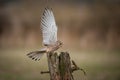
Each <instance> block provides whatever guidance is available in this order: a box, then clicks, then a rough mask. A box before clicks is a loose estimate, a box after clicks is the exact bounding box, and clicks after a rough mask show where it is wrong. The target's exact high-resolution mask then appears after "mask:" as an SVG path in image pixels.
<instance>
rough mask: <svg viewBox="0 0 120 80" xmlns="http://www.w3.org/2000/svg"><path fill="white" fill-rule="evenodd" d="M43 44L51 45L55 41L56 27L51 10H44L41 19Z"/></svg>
mask: <svg viewBox="0 0 120 80" xmlns="http://www.w3.org/2000/svg"><path fill="white" fill-rule="evenodd" d="M41 30H42V34H43V44H44V45H51V44H54V43H55V42H56V41H57V26H56V23H55V18H54V14H53V12H52V9H49V8H45V10H44V12H43V15H42V17H41Z"/></svg>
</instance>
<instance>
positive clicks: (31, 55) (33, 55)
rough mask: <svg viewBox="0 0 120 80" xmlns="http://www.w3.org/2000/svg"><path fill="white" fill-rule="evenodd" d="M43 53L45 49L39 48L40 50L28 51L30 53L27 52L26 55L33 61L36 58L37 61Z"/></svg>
mask: <svg viewBox="0 0 120 80" xmlns="http://www.w3.org/2000/svg"><path fill="white" fill-rule="evenodd" d="M44 53H46V49H41V50H40V51H33V52H30V53H28V54H27V56H28V57H29V58H31V59H32V60H35V61H37V60H38V61H39V60H40V59H41V57H42V56H43V54H44Z"/></svg>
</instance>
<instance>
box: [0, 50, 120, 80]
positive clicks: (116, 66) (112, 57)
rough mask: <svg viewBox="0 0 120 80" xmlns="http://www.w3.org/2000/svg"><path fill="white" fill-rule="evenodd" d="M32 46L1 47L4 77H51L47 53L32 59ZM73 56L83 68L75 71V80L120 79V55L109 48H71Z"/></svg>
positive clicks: (45, 79) (28, 79) (16, 79)
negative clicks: (29, 53) (28, 55)
mask: <svg viewBox="0 0 120 80" xmlns="http://www.w3.org/2000/svg"><path fill="white" fill-rule="evenodd" d="M32 50H36V49H30V48H9V49H0V80H49V74H43V75H41V74H40V71H45V70H48V68H47V59H46V55H44V56H43V57H42V59H41V60H40V61H32V60H31V59H29V58H28V57H27V56H26V54H27V53H28V52H30V51H32ZM69 53H70V56H71V59H72V60H74V61H75V62H76V64H77V65H78V66H79V67H81V68H83V69H84V70H85V71H86V73H87V75H86V76H84V75H83V73H82V72H81V71H76V72H74V73H73V75H74V78H75V80H120V54H119V52H109V51H108V52H107V51H80V50H75V51H70V52H69Z"/></svg>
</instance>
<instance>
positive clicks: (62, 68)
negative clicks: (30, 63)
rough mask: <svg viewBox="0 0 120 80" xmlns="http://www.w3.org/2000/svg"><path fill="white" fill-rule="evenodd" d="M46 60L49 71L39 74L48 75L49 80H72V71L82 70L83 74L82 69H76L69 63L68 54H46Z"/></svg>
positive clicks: (75, 66) (73, 63) (74, 65)
mask: <svg viewBox="0 0 120 80" xmlns="http://www.w3.org/2000/svg"><path fill="white" fill-rule="evenodd" d="M47 59H48V67H49V71H44V72H41V74H43V73H50V80H74V78H73V75H72V73H73V72H74V71H76V70H82V71H83V72H84V70H83V69H80V68H79V67H77V65H76V64H75V62H74V61H71V59H70V56H69V53H68V52H61V53H60V55H58V54H57V53H48V54H47ZM71 62H72V63H71ZM72 65H73V66H72ZM84 74H85V72H84Z"/></svg>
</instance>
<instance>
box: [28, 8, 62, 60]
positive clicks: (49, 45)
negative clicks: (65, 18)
mask: <svg viewBox="0 0 120 80" xmlns="http://www.w3.org/2000/svg"><path fill="white" fill-rule="evenodd" d="M41 30H42V36H43V44H44V46H45V47H44V48H42V49H41V50H40V51H33V52H30V53H28V54H27V56H28V57H29V58H32V59H33V60H40V59H41V57H42V55H43V54H44V53H50V52H54V51H56V50H57V49H59V48H60V47H61V46H62V42H61V41H59V40H57V26H56V22H55V18H54V14H53V11H52V9H49V8H45V10H44V12H43V15H42V17H41Z"/></svg>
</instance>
